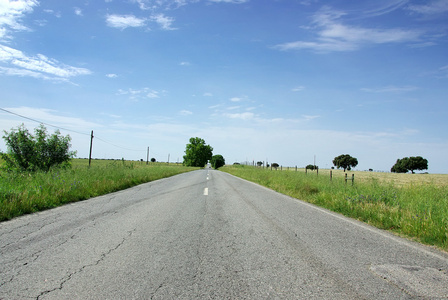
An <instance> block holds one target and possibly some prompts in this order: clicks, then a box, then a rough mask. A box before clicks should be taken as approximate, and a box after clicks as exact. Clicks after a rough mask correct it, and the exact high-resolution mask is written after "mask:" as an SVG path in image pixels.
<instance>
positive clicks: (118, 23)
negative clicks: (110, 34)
mask: <svg viewBox="0 0 448 300" xmlns="http://www.w3.org/2000/svg"><path fill="white" fill-rule="evenodd" d="M106 23H107V25H108V26H110V27H113V28H119V29H121V30H124V29H126V28H128V27H144V26H146V19H141V18H137V17H136V16H133V15H107V16H106Z"/></svg>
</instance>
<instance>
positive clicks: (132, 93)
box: [118, 88, 165, 101]
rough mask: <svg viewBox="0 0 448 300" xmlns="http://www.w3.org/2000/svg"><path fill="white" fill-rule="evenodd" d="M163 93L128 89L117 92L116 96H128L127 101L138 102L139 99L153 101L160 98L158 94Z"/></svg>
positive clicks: (148, 89)
mask: <svg viewBox="0 0 448 300" xmlns="http://www.w3.org/2000/svg"><path fill="white" fill-rule="evenodd" d="M164 92H165V91H162V92H159V91H156V90H152V89H150V88H142V89H140V90H134V89H128V90H122V89H119V90H118V95H129V99H130V100H133V101H138V100H140V99H145V98H146V99H155V98H160V94H161V93H164Z"/></svg>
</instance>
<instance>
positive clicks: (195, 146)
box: [184, 137, 213, 168]
mask: <svg viewBox="0 0 448 300" xmlns="http://www.w3.org/2000/svg"><path fill="white" fill-rule="evenodd" d="M212 154H213V148H212V147H211V146H210V145H206V144H205V141H204V140H203V139H201V138H198V137H195V138H193V137H192V138H190V143H189V144H187V146H186V149H185V155H184V165H186V166H188V167H201V168H202V167H204V166H205V164H206V163H207V161H208V160H210V159H211V158H212Z"/></svg>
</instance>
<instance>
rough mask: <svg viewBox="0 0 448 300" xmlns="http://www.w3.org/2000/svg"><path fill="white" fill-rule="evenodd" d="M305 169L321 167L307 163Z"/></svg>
mask: <svg viewBox="0 0 448 300" xmlns="http://www.w3.org/2000/svg"><path fill="white" fill-rule="evenodd" d="M305 169H308V170H317V169H319V167H318V166H316V165H307V166H306V167H305Z"/></svg>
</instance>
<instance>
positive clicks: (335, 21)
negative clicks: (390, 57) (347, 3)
mask: <svg viewBox="0 0 448 300" xmlns="http://www.w3.org/2000/svg"><path fill="white" fill-rule="evenodd" d="M344 15H346V13H344V12H341V11H336V10H332V9H330V8H329V7H325V8H323V9H322V10H321V11H319V12H318V13H317V14H315V15H314V17H313V25H314V26H313V27H311V28H312V29H315V28H318V31H317V32H316V35H317V36H316V39H315V40H313V41H295V42H290V43H284V44H279V45H277V46H275V48H277V49H279V50H284V51H286V50H301V49H310V50H314V51H317V52H332V51H354V50H358V49H359V48H361V47H363V46H365V45H369V44H386V43H403V42H410V41H417V40H418V39H419V37H420V36H421V35H422V32H420V31H416V30H405V29H400V28H392V29H390V28H386V29H378V28H363V27H357V26H349V25H345V24H343V23H342V22H341V21H340V20H339V19H340V18H342V17H343V16H344Z"/></svg>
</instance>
